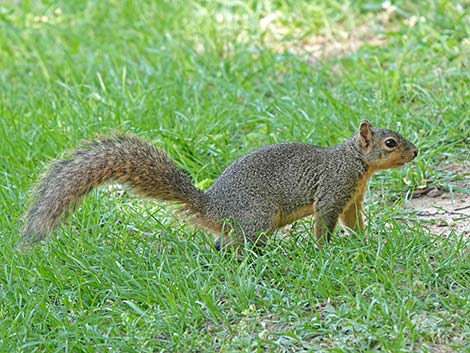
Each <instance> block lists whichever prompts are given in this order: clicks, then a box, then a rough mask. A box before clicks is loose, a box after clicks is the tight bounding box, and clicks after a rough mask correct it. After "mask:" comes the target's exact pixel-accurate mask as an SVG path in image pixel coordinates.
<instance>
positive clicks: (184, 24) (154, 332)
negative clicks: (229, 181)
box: [0, 0, 470, 353]
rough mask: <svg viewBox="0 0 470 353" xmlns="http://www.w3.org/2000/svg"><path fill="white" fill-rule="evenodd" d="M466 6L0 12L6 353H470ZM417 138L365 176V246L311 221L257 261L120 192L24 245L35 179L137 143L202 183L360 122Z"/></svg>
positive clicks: (97, 7)
mask: <svg viewBox="0 0 470 353" xmlns="http://www.w3.org/2000/svg"><path fill="white" fill-rule="evenodd" d="M469 14H470V4H469V2H468V1H467V0H458V1H444V0H433V1H427V2H424V1H422V2H410V1H400V0H397V1H375V0H358V1H342V0H341V1H333V0H321V1H289V0H285V1H254V0H253V1H252V0H245V1H232V0H227V1H193V0H185V1H182V0H181V1H179V0H177V1H134V0H126V1H112V0H105V1H94V0H88V1H45V0H39V1H17V0H6V1H2V3H1V5H0V140H1V141H2V143H1V144H0V242H1V244H2V246H1V247H0V351H2V352H3V351H5V352H59V351H60V352H62V351H66V352H105V351H112V352H394V353H395V352H423V353H425V352H436V353H437V352H444V353H450V352H466V351H468V347H467V346H468V344H467V342H468V341H469V340H470V322H469V319H468V313H469V312H470V290H469V285H468V284H469V282H470V251H468V249H469V248H470V239H469V237H468V220H469V213H468V212H469V208H468V205H469V197H468V196H469V179H468V178H469V174H468V172H469V164H468V156H469V155H470V148H469V146H470V141H469V133H468V131H469V126H470V115H469V109H468V107H469V106H470V91H469V89H468V87H470V75H469V72H470V15H469ZM364 118H366V119H368V120H369V121H371V122H372V124H373V125H374V126H378V127H387V128H390V129H393V130H396V131H398V132H399V133H400V134H402V135H403V136H405V137H406V138H408V139H409V140H411V141H412V142H413V143H414V144H416V145H417V146H418V148H419V150H420V152H419V155H418V158H416V159H415V160H414V161H413V162H412V163H409V164H407V165H406V166H404V167H402V168H399V169H395V170H390V171H381V172H379V173H377V174H376V175H374V176H373V178H372V180H371V182H370V184H369V187H368V189H367V195H366V200H365V207H364V213H365V216H366V219H367V227H366V230H365V232H364V233H359V234H347V233H346V232H342V231H341V230H340V229H338V232H337V233H336V234H335V236H334V237H333V239H332V241H331V243H329V244H327V245H326V246H324V247H322V248H319V247H318V244H317V243H316V242H315V239H314V237H313V235H312V226H313V223H312V220H311V219H304V220H302V221H299V222H296V223H295V224H294V225H293V226H292V227H291V230H290V232H289V233H288V234H287V236H283V237H273V238H272V239H270V240H269V241H268V242H267V244H265V245H264V246H263V247H262V248H261V249H253V248H251V247H250V245H249V244H247V247H246V248H244V249H243V250H242V252H241V254H239V253H233V252H231V251H227V252H222V253H219V252H217V251H215V249H214V248H213V246H212V240H213V239H212V236H211V235H210V234H209V233H207V232H204V231H199V230H195V229H194V228H192V227H191V226H188V225H187V224H186V223H185V222H184V220H182V219H180V218H178V217H177V216H175V214H174V212H173V211H174V210H175V206H172V205H167V204H164V203H160V202H156V201H155V200H142V199H140V198H138V197H136V196H135V195H132V193H130V192H128V191H126V189H125V188H116V187H115V186H113V187H103V188H99V189H97V190H94V191H92V192H91V193H90V194H89V195H88V196H87V197H85V198H84V200H83V202H82V203H80V205H79V206H78V207H77V209H76V210H75V212H73V214H71V215H69V217H68V218H67V220H66V221H65V222H64V223H63V224H62V225H61V226H59V227H58V228H57V230H55V231H54V232H52V233H51V234H50V236H49V239H48V240H47V241H46V242H44V243H42V244H40V245H39V246H37V247H35V248H33V249H30V250H28V251H20V250H19V249H17V247H16V244H17V241H18V239H19V236H20V231H19V230H20V228H21V225H22V221H21V217H22V214H23V213H24V212H25V210H26V209H27V207H28V204H29V203H30V197H31V196H30V195H31V191H30V190H32V188H34V184H35V181H37V179H38V178H39V177H40V175H41V174H42V173H43V172H44V170H45V169H47V166H48V165H49V163H50V161H51V160H53V159H55V158H59V157H61V156H67V152H64V151H67V150H70V149H72V148H74V146H76V145H77V144H79V143H80V141H82V140H89V139H93V138H94V136H96V135H102V134H107V133H111V132H113V131H115V130H121V131H128V132H132V133H134V134H137V135H139V136H141V137H143V138H146V139H147V140H149V141H150V142H151V143H153V144H155V145H157V146H160V147H161V148H164V149H165V150H166V151H168V153H169V155H170V156H172V158H174V159H175V161H176V163H177V164H178V166H179V167H181V168H182V169H184V170H185V171H186V172H187V173H188V175H190V176H191V178H192V179H193V180H194V182H195V183H196V185H197V186H199V187H200V188H203V189H205V188H207V187H208V186H209V185H211V184H212V183H213V182H214V180H215V179H216V178H217V176H218V175H220V173H221V172H222V170H223V169H224V168H225V167H226V166H227V165H229V164H230V163H231V162H232V161H233V160H234V159H235V158H237V157H239V156H241V155H243V154H244V153H247V152H248V151H251V150H253V149H254V148H257V147H259V146H262V145H266V144H269V143H275V142H280V141H302V142H307V143H312V144H317V145H321V146H331V145H334V144H336V143H338V142H341V141H342V140H344V139H345V138H347V137H349V136H351V135H352V134H354V133H356V130H357V127H358V124H359V122H360V121H361V120H362V119H364Z"/></svg>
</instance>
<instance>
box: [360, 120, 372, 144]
mask: <svg viewBox="0 0 470 353" xmlns="http://www.w3.org/2000/svg"><path fill="white" fill-rule="evenodd" d="M371 140H372V125H371V124H370V123H369V122H368V121H367V120H362V121H361V125H359V142H360V143H361V146H362V147H363V148H367V147H368V146H369V145H370V141H371Z"/></svg>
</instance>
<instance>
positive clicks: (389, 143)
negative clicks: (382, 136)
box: [385, 139, 397, 148]
mask: <svg viewBox="0 0 470 353" xmlns="http://www.w3.org/2000/svg"><path fill="white" fill-rule="evenodd" d="M385 146H387V147H388V148H395V147H397V141H395V140H394V139H388V140H385Z"/></svg>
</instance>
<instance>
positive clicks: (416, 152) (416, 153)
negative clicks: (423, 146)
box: [413, 149, 418, 157]
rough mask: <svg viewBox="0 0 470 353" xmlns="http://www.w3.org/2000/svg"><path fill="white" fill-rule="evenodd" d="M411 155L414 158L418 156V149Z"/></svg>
mask: <svg viewBox="0 0 470 353" xmlns="http://www.w3.org/2000/svg"><path fill="white" fill-rule="evenodd" d="M413 154H414V155H415V157H416V156H417V155H418V149H415V150H414V151H413Z"/></svg>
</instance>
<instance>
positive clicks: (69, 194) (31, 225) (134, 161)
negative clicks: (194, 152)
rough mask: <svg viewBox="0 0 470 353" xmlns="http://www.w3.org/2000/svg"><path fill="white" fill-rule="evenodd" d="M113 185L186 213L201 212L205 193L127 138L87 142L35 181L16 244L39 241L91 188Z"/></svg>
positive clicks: (159, 155) (161, 156)
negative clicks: (172, 204) (179, 205)
mask: <svg viewBox="0 0 470 353" xmlns="http://www.w3.org/2000/svg"><path fill="white" fill-rule="evenodd" d="M110 181H115V182H118V183H121V184H126V185H128V186H129V187H130V188H131V189H132V190H134V191H135V192H137V193H138V194H140V195H143V196H146V197H152V198H156V199H160V200H168V201H179V202H182V203H184V204H185V208H186V210H189V211H190V212H193V213H203V209H204V204H205V195H204V193H203V192H202V191H201V190H199V189H197V188H196V187H195V186H194V185H193V184H192V182H191V180H190V179H189V177H188V176H187V175H186V174H185V173H184V172H183V171H181V170H180V169H178V167H177V166H176V164H175V163H174V162H173V161H172V160H171V159H170V158H169V157H168V156H167V154H166V153H165V152H163V151H162V150H160V149H157V148H155V147H154V146H152V145H151V144H149V143H147V142H145V141H143V140H142V139H140V138H138V137H136V136H132V135H127V134H125V135H114V136H110V137H105V138H101V139H98V140H96V141H91V142H88V143H86V144H84V145H83V146H82V147H81V148H80V149H77V150H75V151H72V153H71V157H70V159H62V160H58V161H55V162H54V163H53V164H52V165H51V166H50V168H49V170H48V171H47V172H46V174H45V175H44V177H43V178H42V179H41V180H40V181H39V182H38V184H37V186H36V188H35V191H34V193H33V200H32V205H31V207H30V209H29V210H28V211H27V212H26V214H25V216H24V221H25V223H24V227H23V229H22V235H21V240H20V246H22V247H25V246H28V245H31V244H34V243H36V242H38V241H40V240H42V239H44V238H45V237H46V236H47V234H48V233H49V232H50V231H51V230H52V229H53V228H54V227H55V226H56V225H57V224H58V223H59V221H60V219H61V216H62V215H63V214H64V213H65V212H66V211H67V210H68V209H69V208H70V207H71V206H73V205H74V204H76V203H77V202H78V201H79V200H80V199H81V198H82V197H83V196H84V195H85V194H87V193H88V192H89V191H90V190H91V189H93V188H94V187H96V186H98V185H100V184H103V183H106V182H110Z"/></svg>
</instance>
